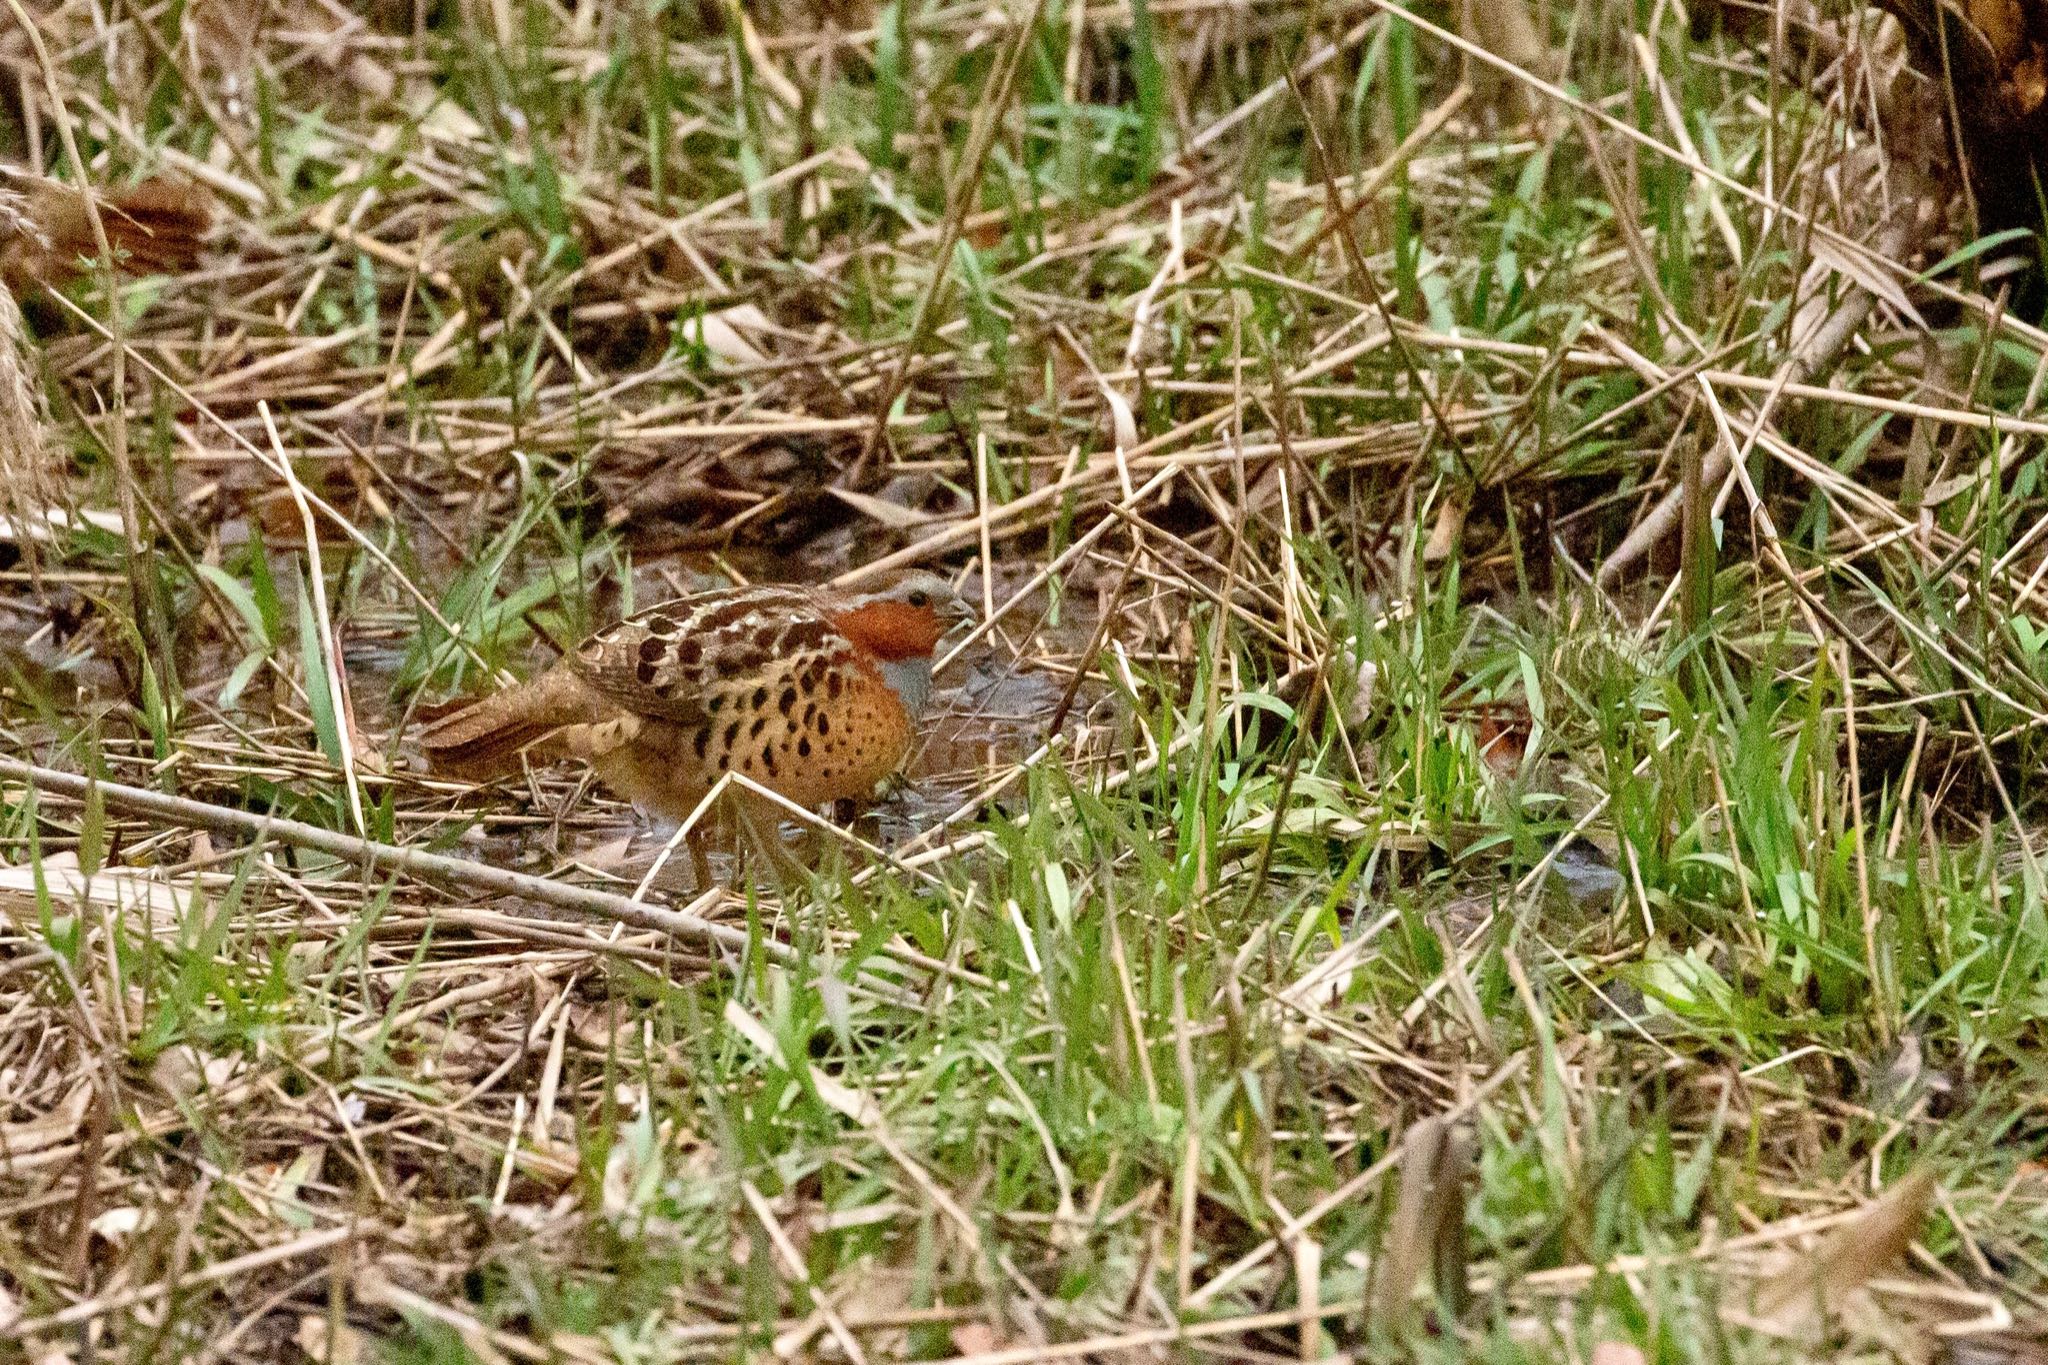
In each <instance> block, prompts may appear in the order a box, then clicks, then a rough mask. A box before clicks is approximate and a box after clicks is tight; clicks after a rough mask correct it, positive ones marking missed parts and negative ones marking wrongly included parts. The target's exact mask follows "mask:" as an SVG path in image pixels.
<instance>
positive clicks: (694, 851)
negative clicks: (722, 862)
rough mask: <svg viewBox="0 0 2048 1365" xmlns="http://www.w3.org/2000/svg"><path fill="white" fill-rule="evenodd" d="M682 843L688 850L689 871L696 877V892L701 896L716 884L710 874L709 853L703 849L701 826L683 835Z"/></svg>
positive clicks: (703, 839)
mask: <svg viewBox="0 0 2048 1365" xmlns="http://www.w3.org/2000/svg"><path fill="white" fill-rule="evenodd" d="M683 843H684V844H685V845H686V846H687V847H688V848H689V850H690V873H691V875H692V876H694V877H695V878H696V879H697V883H696V885H697V894H698V895H700V896H701V895H703V894H704V893H705V892H706V891H709V890H710V889H711V888H712V887H713V886H715V885H716V884H717V883H716V882H715V881H714V880H713V879H712V876H711V855H710V854H709V853H708V852H706V851H705V834H704V828H703V826H701V825H699V826H698V827H696V828H695V829H692V830H691V831H690V832H689V833H688V834H686V835H684V836H683Z"/></svg>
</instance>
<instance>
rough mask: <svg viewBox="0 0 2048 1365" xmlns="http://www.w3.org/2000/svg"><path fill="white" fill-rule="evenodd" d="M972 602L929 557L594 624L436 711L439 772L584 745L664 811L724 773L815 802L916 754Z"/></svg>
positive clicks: (799, 801)
mask: <svg viewBox="0 0 2048 1365" xmlns="http://www.w3.org/2000/svg"><path fill="white" fill-rule="evenodd" d="M973 615H974V613H973V610H972V608H970V607H969V606H968V605H967V604H966V603H965V602H963V601H962V600H961V599H960V597H959V596H958V595H957V594H956V593H955V592H954V591H953V589H952V588H951V586H949V585H948V584H947V582H946V581H945V580H944V579H943V578H940V577H938V576H937V575H935V574H931V573H926V572H922V571H912V572H909V573H905V574H902V575H899V576H898V577H896V578H894V579H891V580H889V581H887V582H885V583H883V584H882V585H881V586H880V587H877V588H873V589H869V590H865V591H834V590H830V589H819V588H803V587H782V586H775V587H751V588H720V589H717V590H714V591H711V592H701V593H697V594H695V595H693V596H690V597H683V598H678V599H676V600H675V601H673V602H665V603H663V604H662V605H660V606H656V607H649V608H648V609H647V610H645V611H642V612H638V613H636V614H634V615H632V616H629V617H627V618H626V619H625V620H623V621H620V622H619V623H618V624H617V625H614V626H611V627H609V628H607V629H605V630H602V631H599V632H598V633H597V634H595V635H593V636H591V637H590V638H589V639H588V640H586V641H584V642H583V644H581V645H580V646H578V647H577V649H576V650H575V651H574V652H573V653H572V654H570V655H569V656H568V657H566V658H564V659H563V660H561V661H560V662H559V663H557V664H555V665H554V666H553V667H552V668H550V669H549V670H548V671H547V672H546V673H543V674H541V675H540V676H539V677H537V678H535V679H533V680H532V681H530V682H527V683H524V684H521V685H520V686H518V687H515V688H512V689H510V690H508V691H505V692H500V693H498V694H497V695H495V696H490V697H486V698H484V699H483V700H481V701H478V702H476V703H474V704H473V705H470V706H468V707H465V708H464V709H462V710H460V711H457V712H455V713H454V714H453V715H450V716H446V717H443V718H442V719H440V720H437V721H435V722H433V723H432V724H431V725H429V726H428V727H427V729H426V731H425V732H424V734H423V735H422V736H421V744H422V747H423V748H424V749H425V751H426V754H427V758H428V760H429V761H430V762H431V763H432V765H433V766H434V768H435V769H437V770H439V771H442V772H447V773H451V774H453V775H456V776H463V777H469V778H472V779H476V780H485V779H488V778H491V777H496V776H500V775H503V774H504V773H506V772H508V771H516V770H517V768H518V766H519V762H520V758H521V756H522V755H529V756H532V757H534V758H537V759H541V760H553V759H558V758H578V759H582V760H584V761H586V762H588V763H589V764H590V765H591V767H592V768H593V769H594V770H595V771H596V773H597V775H598V777H599V778H601V779H602V780H603V781H604V782H605V784H606V785H607V786H609V787H611V788H612V789H613V790H614V791H616V792H618V793H619V794H620V795H621V796H624V797H626V798H628V799H629V800H631V801H633V802H634V803H635V804H637V805H639V806H641V807H643V808H644V809H646V810H649V811H652V812H653V813H655V814H657V815H661V816H664V817H666V818H668V819H671V820H682V819H685V818H687V817H688V816H689V815H690V813H691V812H692V811H694V810H695V809H696V808H697V805H698V804H699V803H700V802H701V801H702V800H703V799H704V797H705V795H706V794H707V793H708V792H709V791H710V790H711V788H712V787H713V786H714V785H715V784H716V783H717V782H718V780H719V779H720V777H722V776H723V775H724V774H726V773H728V772H732V773H739V774H741V775H743V776H745V777H747V778H749V779H751V780H752V781H754V782H757V783H759V784H760V785H761V786H763V787H766V788H767V789H769V790H770V791H773V792H775V793H777V794H778V795H780V796H783V797H785V798H787V799H788V800H789V801H791V802H792V803H794V804H796V805H799V806H804V807H816V806H820V805H823V804H824V803H825V802H827V801H836V800H838V799H840V798H842V797H858V796H866V795H868V794H869V793H871V792H872V791H873V790H874V788H875V785H876V784H877V783H878V782H880V781H881V780H882V779H883V778H885V777H888V776H889V775H890V774H891V773H893V772H895V771H896V769H897V768H898V767H899V766H900V765H901V764H902V763H903V760H904V759H905V757H906V756H907V755H908V754H909V752H910V747H911V743H912V741H913V740H914V739H915V738H916V734H917V722H918V717H919V715H920V713H921V712H922V711H923V709H924V704H925V700H926V698H927V697H928V696H929V695H930V692H931V685H932V654H933V651H934V650H935V649H936V648H937V646H938V643H939V640H940V639H941V638H942V637H943V636H945V635H946V634H947V633H948V632H949V631H950V630H952V629H953V627H954V626H956V625H959V624H960V623H961V622H963V621H967V620H970V619H972V617H973ZM757 800H758V798H757ZM746 806H747V803H745V802H742V803H741V808H740V814H741V816H742V819H743V821H746V820H748V816H747V810H746ZM755 814H756V815H758V816H761V817H763V818H765V819H766V828H767V829H768V830H771V831H772V830H773V829H774V828H775V825H776V823H777V822H776V821H775V819H774V817H773V813H772V812H768V811H759V810H757V811H756V812H755ZM750 823H752V825H753V828H754V830H755V832H756V833H757V834H758V833H759V832H760V828H761V826H760V824H759V822H758V821H751V822H750ZM775 848H776V849H779V845H775ZM771 851H773V850H771ZM691 852H692V856H693V859H694V860H695V863H696V867H697V872H698V878H699V882H700V884H701V883H702V882H703V881H704V880H705V878H706V877H707V876H708V864H707V862H706V860H705V859H704V857H703V854H702V849H701V847H700V846H698V845H697V844H696V843H695V841H693V843H692V848H691Z"/></svg>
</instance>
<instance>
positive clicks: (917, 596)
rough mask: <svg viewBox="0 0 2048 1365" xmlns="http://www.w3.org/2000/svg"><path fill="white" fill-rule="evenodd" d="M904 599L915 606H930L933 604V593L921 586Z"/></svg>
mask: <svg viewBox="0 0 2048 1365" xmlns="http://www.w3.org/2000/svg"><path fill="white" fill-rule="evenodd" d="M903 600H904V601H906V602H908V603H910V605H911V606H913V607H928V606H930V605H931V604H932V595H931V594H930V593H928V592H925V591H924V590H923V589H921V588H920V589H919V590H918V591H916V592H914V593H912V594H910V596H908V597H906V598H904V599H903Z"/></svg>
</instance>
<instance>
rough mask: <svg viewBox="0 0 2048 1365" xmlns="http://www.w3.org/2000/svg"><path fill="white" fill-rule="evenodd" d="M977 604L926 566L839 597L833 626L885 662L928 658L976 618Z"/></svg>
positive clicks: (833, 613) (835, 606)
mask: <svg viewBox="0 0 2048 1365" xmlns="http://www.w3.org/2000/svg"><path fill="white" fill-rule="evenodd" d="M974 617H975V613H974V608H973V607H972V606H970V605H969V604H968V603H967V601H966V600H965V599H963V598H962V597H961V596H960V594H959V593H957V592H955V591H954V590H953V585H952V584H951V583H948V582H947V581H946V580H945V579H943V578H941V577H940V576H939V575H937V574H935V573H932V572H931V571H930V570H928V569H910V570H908V571H906V572H904V573H901V574H897V575H895V576H894V577H892V578H887V579H883V580H882V581H881V582H879V583H877V584H876V585H874V586H872V587H868V588H861V589H857V590H854V591H851V592H848V593H845V594H843V595H842V596H840V598H839V600H838V601H837V602H836V603H835V604H834V608H833V610H832V612H831V620H832V624H833V625H834V626H836V627H838V628H839V630H840V631H841V632H842V633H843V634H845V636H846V638H847V639H849V640H851V641H853V642H854V643H855V644H857V645H859V646H861V647H862V648H863V649H866V650H868V651H869V652H870V653H872V654H873V655H874V656H875V657H876V658H878V659H881V660H883V661H884V662H892V663H893V662H897V661H901V660H905V659H919V658H922V659H929V658H930V657H931V656H932V651H933V650H935V649H937V648H938V646H939V641H940V640H942V639H944V638H945V637H946V636H947V635H948V634H949V633H951V632H952V630H953V629H954V628H955V627H956V626H960V625H963V624H965V623H967V622H969V621H972V620H974Z"/></svg>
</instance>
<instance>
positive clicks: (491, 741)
mask: <svg viewBox="0 0 2048 1365" xmlns="http://www.w3.org/2000/svg"><path fill="white" fill-rule="evenodd" d="M594 719H596V716H595V714H594V706H593V699H592V697H591V695H590V689H589V687H588V686H587V685H585V684H584V683H583V682H582V681H581V680H580V679H578V678H575V677H572V676H570V675H568V674H566V673H564V672H562V671H561V670H559V669H551V670H549V671H548V672H546V673H543V674H541V676H539V677H538V678H535V679H534V680H533V681H531V682H527V683H522V684H520V685H519V686H517V687H513V688H509V689H507V690H506V691H503V692H498V693H494V694H492V695H491V696H488V697H485V698H483V699H482V700H480V701H476V702H472V703H471V704H470V705H468V706H465V707H463V708H462V709H461V710H459V711H456V712H454V713H453V714H451V715H446V716H442V717H441V718H440V719H438V720H435V721H431V722H429V723H428V725H427V727H426V728H425V729H424V730H422V731H421V732H420V748H421V749H422V750H424V751H425V753H426V755H427V762H428V763H429V764H431V765H432V767H433V769H434V771H436V772H440V773H447V774H449V775H450V776H454V777H464V778H468V779H469V780H471V781H474V782H483V781H489V780H490V779H491V778H494V777H502V776H504V775H505V774H506V773H509V772H513V771H516V770H517V769H518V767H519V758H520V755H521V754H523V753H525V752H527V751H529V750H535V751H536V756H538V757H542V758H551V757H553V756H554V755H553V754H551V753H549V752H548V749H549V745H548V741H549V740H550V739H551V738H552V737H553V736H554V735H555V734H556V733H557V732H558V731H560V730H561V729H562V727H564V726H566V725H575V724H579V723H582V722H585V721H589V720H594Z"/></svg>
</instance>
